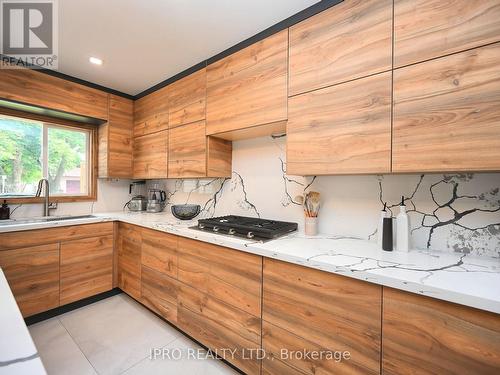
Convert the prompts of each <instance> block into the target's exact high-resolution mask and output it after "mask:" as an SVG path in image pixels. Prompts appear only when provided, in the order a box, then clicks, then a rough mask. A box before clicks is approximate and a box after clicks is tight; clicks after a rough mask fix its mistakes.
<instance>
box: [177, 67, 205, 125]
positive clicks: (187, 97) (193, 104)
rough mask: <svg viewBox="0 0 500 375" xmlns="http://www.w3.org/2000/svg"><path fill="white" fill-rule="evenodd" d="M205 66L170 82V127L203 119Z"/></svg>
mask: <svg viewBox="0 0 500 375" xmlns="http://www.w3.org/2000/svg"><path fill="white" fill-rule="evenodd" d="M206 88H207V71H206V68H203V69H200V70H198V71H197V72H195V73H193V74H190V75H188V76H187V77H184V78H181V79H180V80H178V81H176V82H174V83H172V84H171V85H170V88H169V90H168V94H169V96H168V103H169V109H168V124H169V127H170V128H173V127H175V126H180V125H185V124H190V123H192V122H197V121H201V120H204V119H205V103H206Z"/></svg>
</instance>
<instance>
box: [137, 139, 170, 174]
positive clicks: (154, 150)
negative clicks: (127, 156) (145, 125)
mask: <svg viewBox="0 0 500 375" xmlns="http://www.w3.org/2000/svg"><path fill="white" fill-rule="evenodd" d="M167 163H168V130H164V131H161V132H158V133H153V134H148V135H144V136H142V137H136V138H135V139H134V173H133V174H134V178H149V179H151V178H167V165H168V164H167Z"/></svg>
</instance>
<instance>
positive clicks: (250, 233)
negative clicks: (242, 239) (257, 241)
mask: <svg viewBox="0 0 500 375" xmlns="http://www.w3.org/2000/svg"><path fill="white" fill-rule="evenodd" d="M254 236H255V234H253V232H248V233H247V237H248V238H254Z"/></svg>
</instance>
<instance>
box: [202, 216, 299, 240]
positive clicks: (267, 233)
mask: <svg viewBox="0 0 500 375" xmlns="http://www.w3.org/2000/svg"><path fill="white" fill-rule="evenodd" d="M193 229H198V230H202V231H204V232H212V233H217V234H223V235H228V236H235V237H241V238H249V239H254V240H260V241H269V240H272V239H274V238H278V237H281V236H284V235H285V234H287V233H290V232H294V231H296V230H297V223H290V222H286V221H276V220H267V219H257V218H254V217H246V216H236V215H229V216H221V217H213V218H210V219H200V220H198V225H197V226H195V227H193Z"/></svg>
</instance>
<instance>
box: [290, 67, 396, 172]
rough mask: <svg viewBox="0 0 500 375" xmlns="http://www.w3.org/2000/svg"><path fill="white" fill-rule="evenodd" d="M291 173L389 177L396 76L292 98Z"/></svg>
mask: <svg viewBox="0 0 500 375" xmlns="http://www.w3.org/2000/svg"><path fill="white" fill-rule="evenodd" d="M288 111H289V112H288V115H289V120H288V124H287V173H288V174H297V175H326V174H355V173H387V172H390V167H391V73H382V74H378V75H375V76H372V77H368V78H363V79H360V80H356V81H353V82H348V83H343V84H341V85H338V86H333V87H329V88H326V89H321V90H316V91H312V92H309V93H306V94H302V95H298V96H294V97H293V98H290V100H289V109H288Z"/></svg>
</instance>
